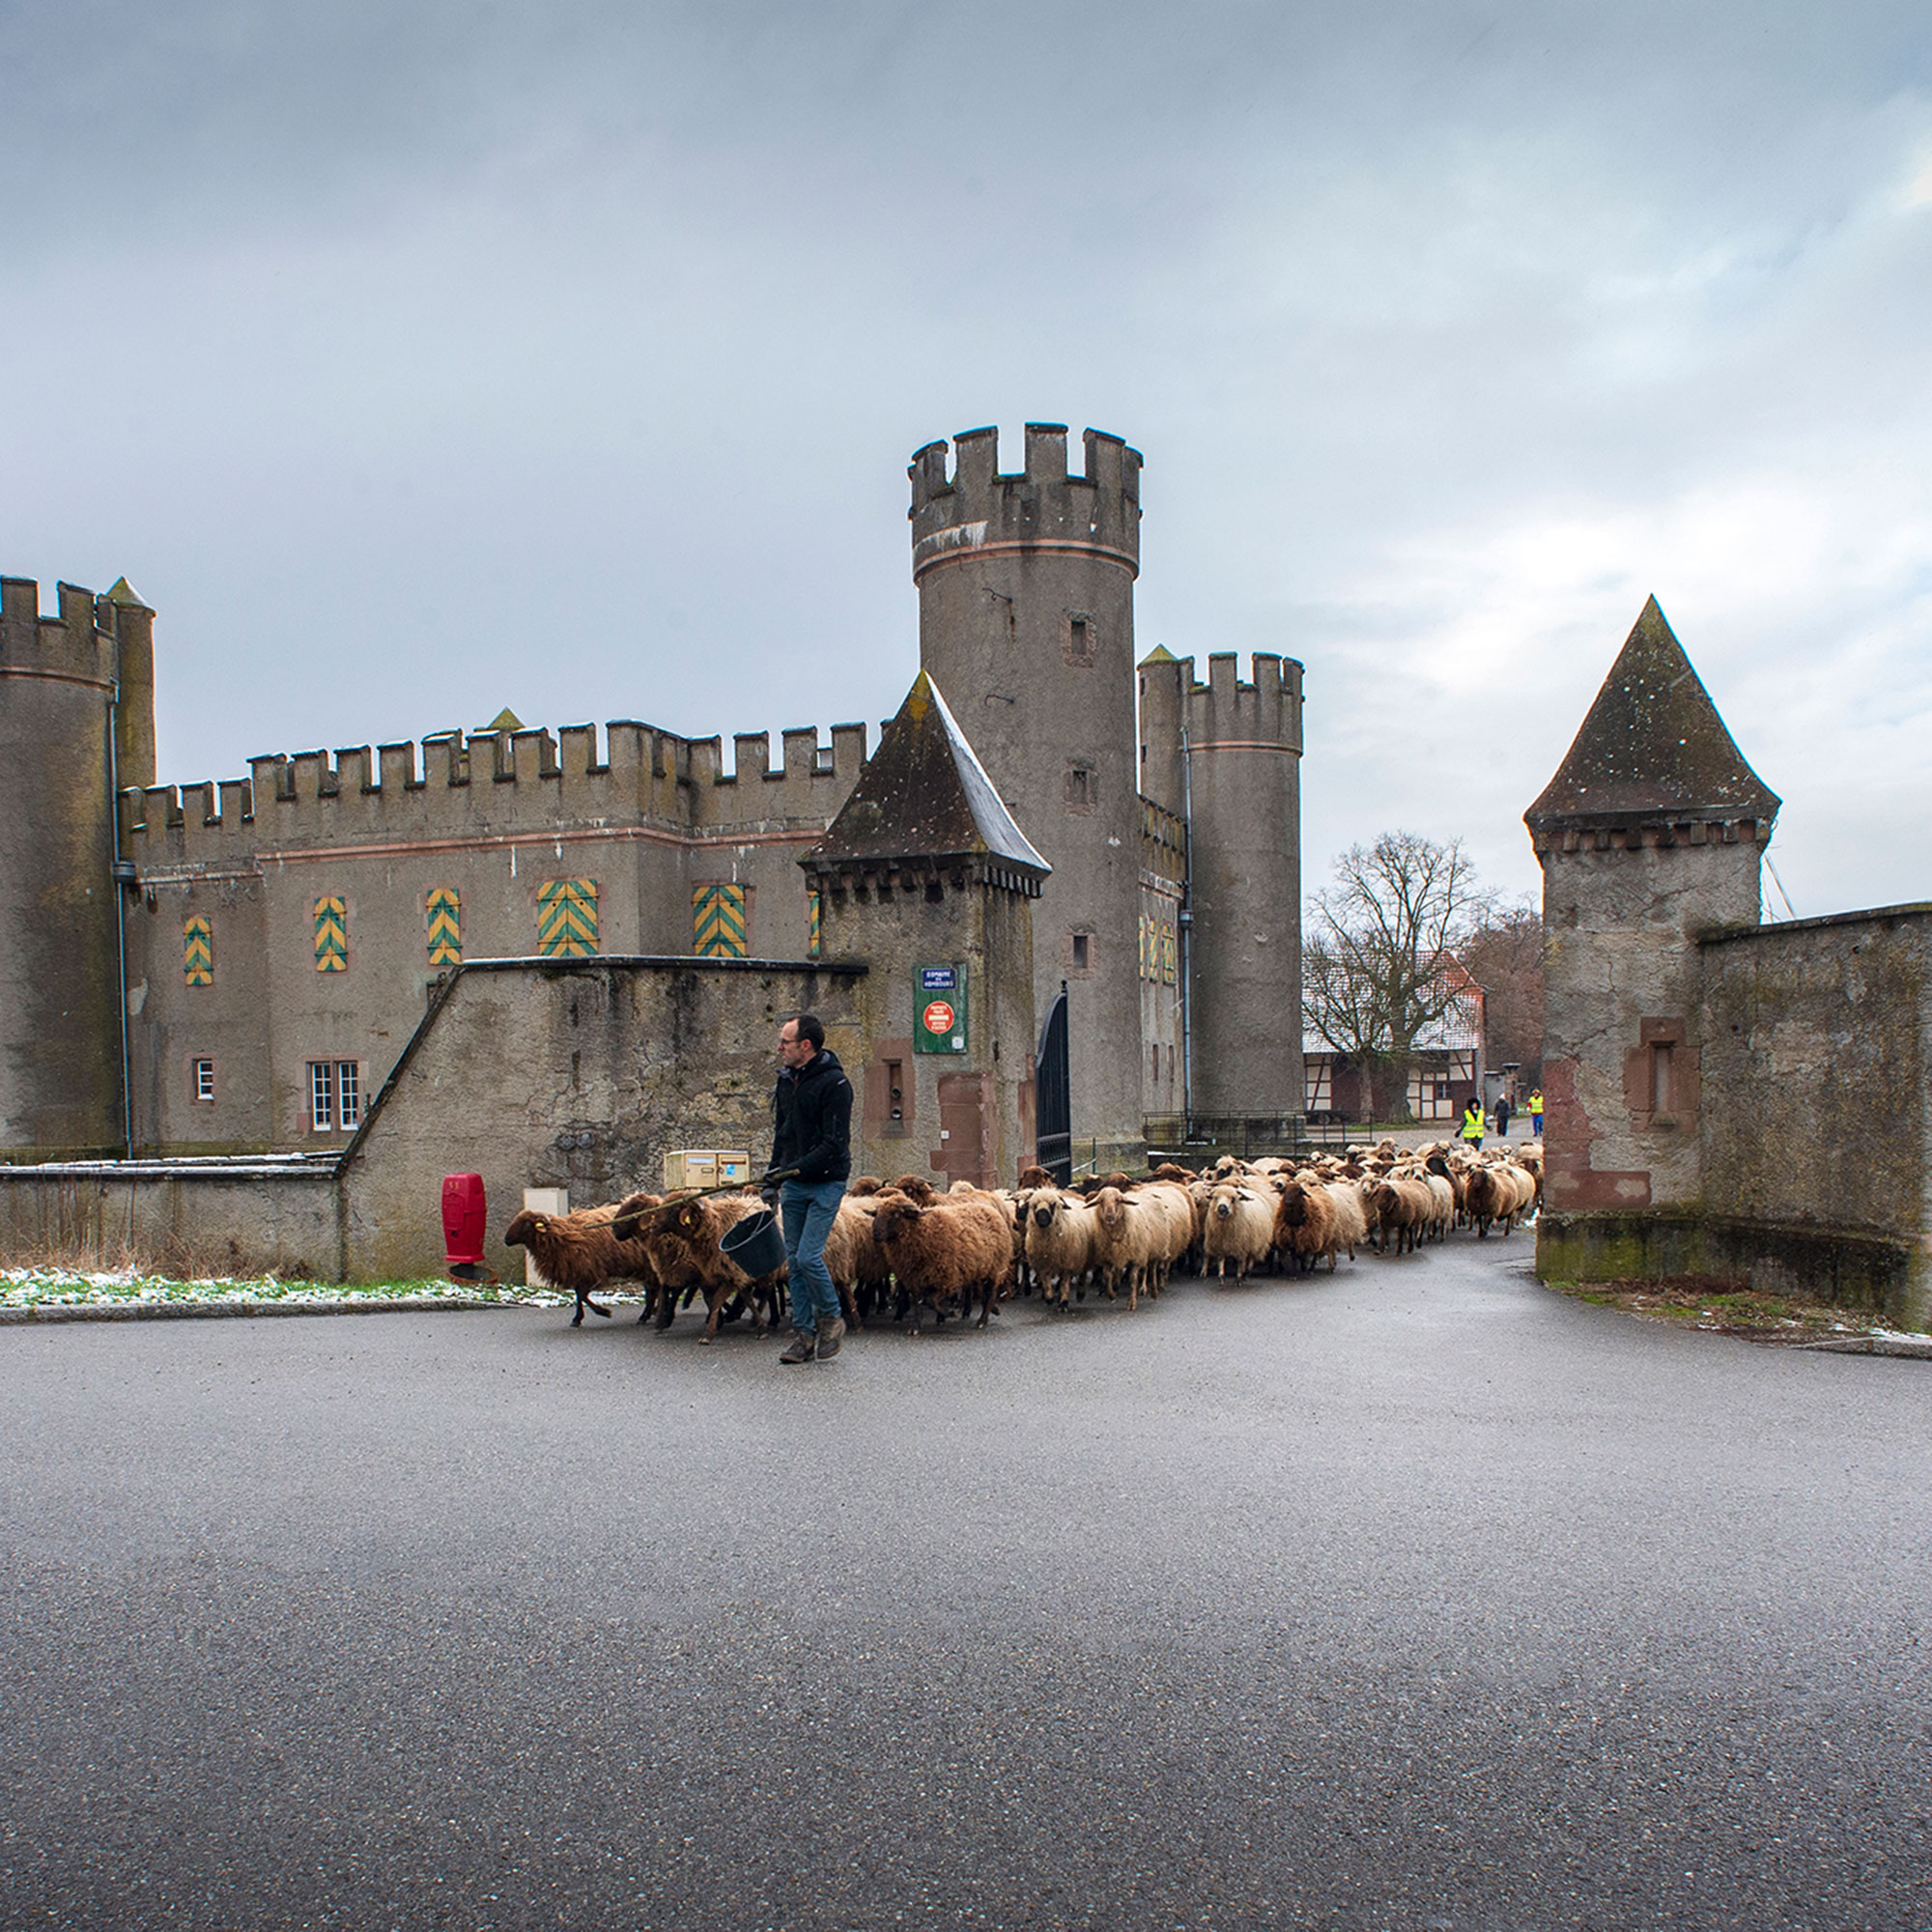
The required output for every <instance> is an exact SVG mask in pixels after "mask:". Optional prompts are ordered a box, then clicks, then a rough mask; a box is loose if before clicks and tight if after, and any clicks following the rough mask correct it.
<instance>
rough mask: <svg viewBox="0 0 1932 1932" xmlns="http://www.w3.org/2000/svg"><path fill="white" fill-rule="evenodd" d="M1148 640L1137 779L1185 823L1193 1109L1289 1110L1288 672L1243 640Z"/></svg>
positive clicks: (1295, 970)
mask: <svg viewBox="0 0 1932 1932" xmlns="http://www.w3.org/2000/svg"><path fill="white" fill-rule="evenodd" d="M1253 672H1254V676H1253V679H1252V681H1251V682H1248V681H1243V679H1242V678H1241V676H1240V674H1239V662H1238V659H1237V658H1236V654H1235V653H1234V652H1232V651H1216V652H1214V653H1213V654H1212V655H1211V656H1210V657H1209V658H1208V678H1207V682H1206V683H1197V682H1196V681H1195V676H1194V660H1193V659H1192V658H1180V659H1177V658H1173V657H1171V656H1169V655H1168V653H1167V652H1165V651H1154V652H1151V653H1150V655H1149V656H1148V658H1147V659H1146V660H1145V661H1144V662H1143V663H1142V665H1141V667H1140V702H1141V787H1142V789H1143V790H1144V791H1145V792H1146V793H1147V795H1148V797H1149V799H1150V800H1151V802H1152V803H1154V804H1156V805H1158V806H1160V807H1162V808H1163V809H1165V810H1168V811H1172V812H1176V813H1179V815H1180V817H1181V818H1182V820H1183V821H1184V823H1185V825H1186V827H1187V846H1188V901H1187V912H1186V918H1187V925H1186V928H1185V929H1186V935H1187V945H1186V953H1187V958H1186V965H1185V971H1186V976H1187V982H1188V984H1187V1003H1186V1011H1185V1015H1184V1022H1183V1024H1184V1030H1185V1033H1186V1036H1187V1038H1186V1046H1187V1050H1188V1051H1189V1057H1190V1060H1191V1078H1190V1080H1189V1087H1190V1089H1191V1098H1192V1103H1193V1109H1194V1111H1195V1112H1197V1113H1204V1114H1250V1113H1252V1114H1268V1113H1273V1114H1298V1113H1299V1112H1301V1110H1302V1107H1303V1105H1304V1094H1303V1089H1302V1062H1301V704H1302V696H1301V677H1302V668H1301V666H1300V665H1299V664H1298V663H1297V662H1296V661H1295V660H1294V659H1293V658H1282V657H1277V656H1275V655H1273V654H1271V653H1269V652H1265V651H1257V652H1256V653H1255V655H1254V660H1253Z"/></svg>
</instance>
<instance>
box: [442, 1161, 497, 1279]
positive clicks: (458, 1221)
mask: <svg viewBox="0 0 1932 1932" xmlns="http://www.w3.org/2000/svg"><path fill="white" fill-rule="evenodd" d="M486 1219H487V1214H486V1210H485V1208H484V1204H483V1177H482V1176H481V1175H480V1174H445V1175H444V1176H443V1177H442V1242H443V1246H444V1247H445V1248H446V1249H447V1250H448V1253H449V1264H450V1266H451V1267H474V1266H476V1265H477V1264H479V1263H480V1262H481V1261H482V1259H483V1231H484V1227H485V1223H486Z"/></svg>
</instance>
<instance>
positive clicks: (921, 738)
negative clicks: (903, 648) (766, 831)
mask: <svg viewBox="0 0 1932 1932" xmlns="http://www.w3.org/2000/svg"><path fill="white" fill-rule="evenodd" d="M941 858H944V859H952V858H979V859H987V860H991V861H994V862H996V863H998V864H1001V865H1006V866H1013V867H1020V868H1022V869H1024V870H1027V871H1031V872H1034V873H1037V874H1038V875H1039V876H1040V877H1042V878H1043V877H1045V875H1046V874H1047V873H1048V872H1050V871H1052V869H1053V867H1051V866H1049V865H1048V864H1047V863H1046V861H1045V860H1044V859H1042V858H1041V857H1040V856H1039V854H1038V853H1037V852H1036V851H1035V850H1034V848H1033V845H1032V843H1031V842H1030V841H1029V840H1028V838H1027V836H1026V834H1025V833H1024V832H1022V831H1021V830H1020V829H1019V827H1018V826H1017V825H1016V824H1015V823H1014V822H1013V815H1012V813H1011V812H1009V810H1007V808H1006V805H1005V804H1004V803H1003V801H1002V800H1001V798H1000V794H999V792H998V791H997V790H996V789H995V787H994V784H993V781H992V780H991V779H990V778H988V777H987V776H986V768H985V766H983V765H982V764H981V763H980V759H979V754H978V753H976V752H975V751H974V750H973V747H972V746H971V745H970V744H968V743H967V740H966V734H965V732H963V731H962V730H960V728H959V725H958V722H957V721H956V720H955V719H954V718H953V716H952V711H951V710H950V709H948V707H947V703H946V699H945V698H944V697H942V696H940V693H939V687H938V686H937V685H936V684H934V683H933V681H932V679H931V678H930V677H929V676H927V675H926V673H925V672H924V671H921V672H920V674H919V676H918V677H917V678H915V679H914V680H913V687H912V689H911V690H910V691H909V692H907V693H906V699H905V702H904V703H903V704H901V705H900V706H899V709H898V715H897V717H895V719H894V720H893V721H892V723H891V724H889V725H887V726H886V728H885V731H884V734H883V735H882V736H881V737H880V739H879V746H878V750H877V751H875V752H874V753H872V755H871V756H870V757H869V758H867V760H866V768H865V770H864V771H862V772H861V773H860V774H859V782H858V783H857V784H855V785H854V786H853V787H852V791H851V795H850V796H849V797H848V798H847V799H846V801H845V803H844V805H843V806H841V807H840V808H839V810H838V816H837V817H836V818H834V819H833V821H832V823H831V824H830V825H829V826H827V827H826V830H825V837H824V838H822V839H820V840H819V842H818V843H817V845H815V846H814V847H813V848H812V850H811V852H810V854H809V855H808V859H809V863H810V864H813V865H838V864H839V863H841V862H847V861H866V860H875V861H878V862H881V863H884V862H886V861H889V860H894V859H941Z"/></svg>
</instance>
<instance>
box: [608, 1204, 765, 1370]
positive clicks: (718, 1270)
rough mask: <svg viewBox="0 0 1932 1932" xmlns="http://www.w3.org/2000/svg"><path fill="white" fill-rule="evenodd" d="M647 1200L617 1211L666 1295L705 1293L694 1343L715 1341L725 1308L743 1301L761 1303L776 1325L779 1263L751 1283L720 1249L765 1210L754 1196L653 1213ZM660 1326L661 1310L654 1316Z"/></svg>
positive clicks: (661, 1208) (663, 1207) (671, 1207)
mask: <svg viewBox="0 0 1932 1932" xmlns="http://www.w3.org/2000/svg"><path fill="white" fill-rule="evenodd" d="M650 1199H651V1197H649V1196H644V1195H633V1196H632V1197H631V1198H630V1199H629V1200H627V1201H625V1202H624V1203H623V1204H622V1205H621V1207H620V1208H619V1217H620V1219H621V1220H624V1221H630V1222H638V1223H639V1224H640V1235H639V1238H640V1239H641V1240H642V1242H643V1244H644V1251H645V1253H646V1254H648V1255H649V1257H650V1260H651V1265H652V1266H653V1267H654V1268H655V1269H656V1270H657V1273H658V1279H659V1280H660V1281H661V1282H662V1283H663V1284H664V1286H665V1288H666V1289H667V1291H669V1292H671V1293H675V1292H676V1291H677V1290H679V1289H689V1288H697V1289H702V1290H703V1292H704V1303H705V1309H706V1316H705V1322H704V1333H703V1335H702V1336H700V1337H699V1340H700V1341H702V1342H705V1343H707V1344H708V1343H710V1342H712V1341H715V1340H716V1339H717V1335H718V1324H719V1322H720V1321H722V1320H723V1319H724V1315H725V1306H726V1304H727V1303H730V1302H733V1301H736V1300H737V1299H738V1298H739V1297H741V1296H742V1297H745V1298H746V1299H747V1300H748V1301H749V1302H750V1304H751V1306H752V1307H753V1309H755V1308H756V1307H757V1306H758V1304H759V1303H760V1302H762V1303H764V1304H765V1306H766V1308H767V1310H768V1313H769V1319H770V1325H771V1326H772V1327H774V1328H776V1327H777V1326H778V1325H779V1287H780V1284H781V1283H782V1282H783V1280H784V1279H785V1269H784V1264H782V1263H781V1264H779V1266H778V1267H777V1268H775V1269H774V1270H773V1271H772V1272H771V1273H770V1274H768V1275H761V1276H760V1277H759V1278H758V1279H757V1280H756V1281H755V1282H754V1281H753V1279H752V1277H751V1276H750V1275H748V1274H747V1273H746V1272H745V1270H744V1269H743V1268H741V1267H740V1266H738V1264H736V1263H735V1262H733V1261H731V1260H730V1259H728V1258H727V1257H726V1256H725V1253H724V1251H723V1249H722V1248H721V1247H720V1245H719V1244H720V1243H721V1242H722V1241H723V1239H724V1237H725V1236H726V1235H727V1234H728V1233H729V1232H730V1231H731V1230H732V1229H733V1228H734V1227H736V1226H737V1224H738V1223H739V1222H740V1221H742V1220H744V1219H745V1218H746V1216H747V1215H751V1214H756V1213H759V1212H760V1211H762V1208H763V1206H764V1204H763V1203H762V1202H761V1201H760V1200H759V1199H758V1197H757V1196H756V1195H755V1194H714V1195H711V1196H710V1197H709V1198H705V1197H702V1196H697V1195H691V1196H687V1197H686V1198H685V1199H683V1200H681V1201H680V1200H678V1199H676V1198H672V1199H671V1200H668V1201H666V1202H664V1203H663V1204H662V1205H661V1206H659V1207H658V1208H656V1211H655V1212H652V1211H651V1210H650V1209H649V1208H645V1207H643V1206H642V1205H641V1204H642V1203H644V1202H645V1201H647V1200H650ZM659 1319H660V1325H664V1316H663V1309H662V1308H660V1312H659Z"/></svg>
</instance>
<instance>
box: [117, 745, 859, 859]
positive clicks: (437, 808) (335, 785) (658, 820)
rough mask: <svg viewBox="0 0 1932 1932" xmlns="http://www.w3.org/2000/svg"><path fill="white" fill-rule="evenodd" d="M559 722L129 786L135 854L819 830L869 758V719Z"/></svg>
mask: <svg viewBox="0 0 1932 1932" xmlns="http://www.w3.org/2000/svg"><path fill="white" fill-rule="evenodd" d="M603 731H604V751H605V756H604V757H602V758H601V759H600V758H599V756H598V755H597V753H598V727H597V726H596V725H565V726H563V727H562V728H561V729H560V730H557V731H554V732H553V731H550V730H547V729H532V730H517V731H472V732H467V733H466V732H461V731H444V732H434V733H431V734H430V735H429V736H427V737H425V738H423V739H422V740H420V742H416V741H406V742H403V743H399V744H387V745H379V746H376V747H374V748H373V750H372V748H371V747H369V746H367V745H353V746H347V747H344V748H342V749H339V750H337V751H335V752H333V753H331V752H327V751H312V752H298V753H293V754H290V753H272V754H270V755H266V756H262V757H257V758H251V759H249V761H248V777H247V778H245V779H225V780H222V781H218V782H216V781H208V782H203V783H200V784H189V785H181V786H176V785H149V786H128V787H127V788H125V789H124V790H123V792H122V794H121V799H120V809H121V828H122V837H123V840H124V847H123V849H124V850H125V851H126V852H127V854H128V857H130V858H131V859H132V860H133V861H134V863H135V865H136V867H182V866H187V867H199V866H207V867H219V868H222V869H233V868H237V867H250V866H252V865H253V864H254V863H255V862H256V860H257V859H258V858H259V857H263V856H273V855H275V854H277V853H287V852H295V851H307V850H315V849H327V847H329V846H332V845H342V846H352V847H353V846H368V845H400V846H408V845H410V844H412V843H421V844H430V843H447V842H449V841H452V840H453V841H456V842H459V843H462V842H467V841H469V840H475V841H476V842H479V843H482V842H487V841H492V840H497V839H501V838H541V837H542V836H544V835H545V834H547V833H550V832H553V831H555V830H558V829H568V828H591V829H594V828H597V827H601V826H610V827H613V828H616V827H624V828H646V829H650V830H654V831H656V832H657V833H660V834H662V835H663V836H664V837H665V838H667V839H669V840H676V839H678V838H693V839H707V840H710V839H721V838H729V837H730V836H731V835H732V834H733V833H737V834H740V835H742V836H744V837H747V838H756V837H759V836H770V835H773V834H779V835H784V834H788V833H800V834H802V833H804V832H806V831H822V830H823V828H824V826H825V825H826V824H827V823H828V822H829V820H830V819H831V817H832V815H833V814H834V812H836V811H837V810H838V806H839V805H840V804H841V803H842V802H843V800H844V797H845V794H846V793H847V792H848V791H850V789H851V788H852V785H853V783H854V782H855V781H857V779H858V775H859V771H860V768H861V767H862V766H863V765H864V764H865V761H866V736H867V733H866V726H865V725H834V726H833V727H832V731H831V738H830V742H829V743H826V744H821V743H820V742H819V735H818V731H817V729H816V728H815V727H809V726H808V727H802V728H799V729H795V730H788V731H785V732H782V733H781V744H782V757H783V762H782V763H781V765H778V766H776V767H775V766H774V765H773V764H772V761H771V738H770V734H769V733H767V732H763V731H756V732H739V733H734V734H733V737H732V747H733V752H734V768H733V769H732V770H730V771H725V769H724V763H723V740H722V739H721V738H715V737H714V738H698V739H691V738H681V737H679V736H677V735H676V734H675V733H674V732H669V731H663V730H660V729H658V728H657V727H656V726H655V725H643V724H639V723H638V722H637V721H636V720H634V719H618V720H614V721H612V722H611V724H609V725H605V726H604V727H603Z"/></svg>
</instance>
